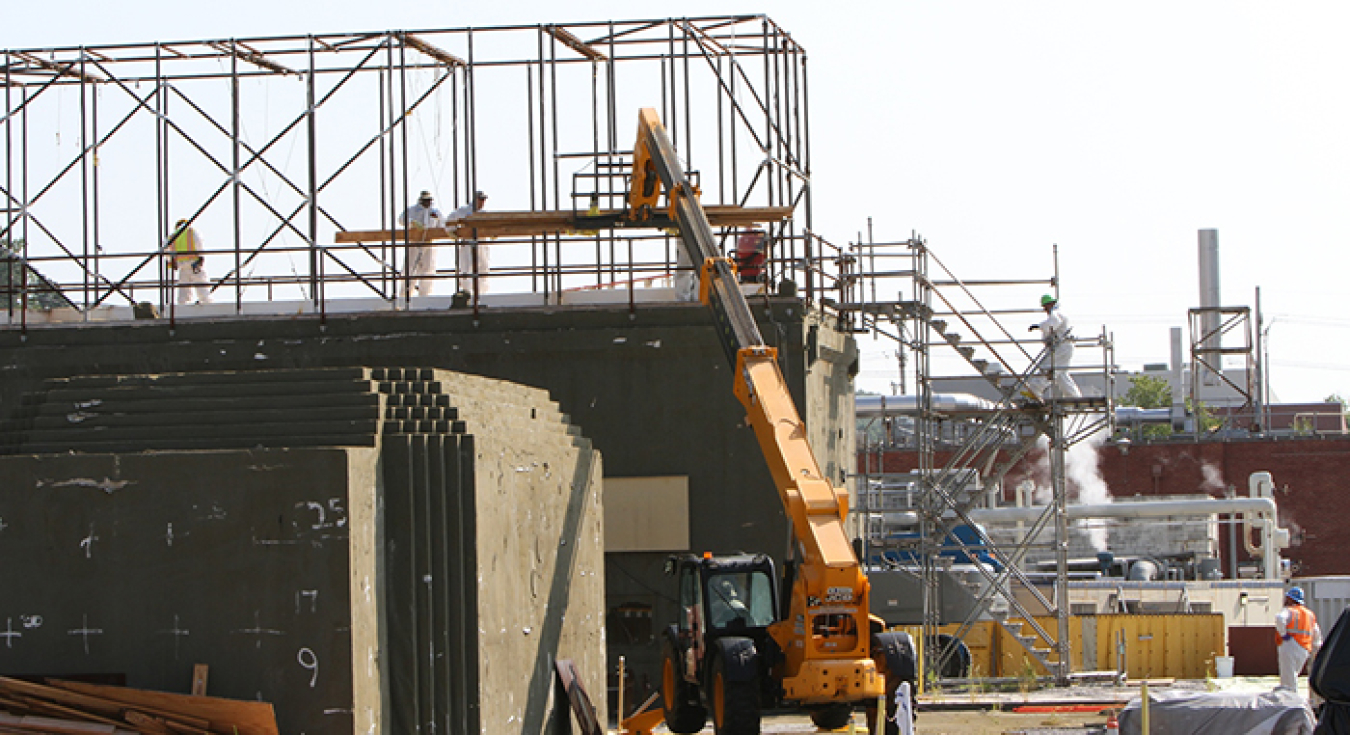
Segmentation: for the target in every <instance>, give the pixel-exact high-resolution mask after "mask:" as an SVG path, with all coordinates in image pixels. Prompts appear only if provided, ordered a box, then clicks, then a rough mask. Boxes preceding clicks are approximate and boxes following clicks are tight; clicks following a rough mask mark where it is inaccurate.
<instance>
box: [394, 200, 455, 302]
mask: <svg viewBox="0 0 1350 735" xmlns="http://www.w3.org/2000/svg"><path fill="white" fill-rule="evenodd" d="M398 223H399V224H400V225H402V226H403V227H406V228H408V281H407V290H406V291H405V293H404V295H407V296H430V295H431V290H432V288H433V287H434V286H435V278H434V276H435V275H436V245H435V243H431V242H428V241H427V237H428V232H427V231H428V230H431V229H434V228H436V227H441V226H443V225H444V220H443V219H442V218H441V210H439V209H437V208H436V207H435V205H433V204H432V197H431V192H429V191H424V192H422V193H421V195H420V196H418V197H417V204H414V205H413V206H411V207H408V209H407V210H405V211H404V212H403V214H401V215H399V217H398Z"/></svg>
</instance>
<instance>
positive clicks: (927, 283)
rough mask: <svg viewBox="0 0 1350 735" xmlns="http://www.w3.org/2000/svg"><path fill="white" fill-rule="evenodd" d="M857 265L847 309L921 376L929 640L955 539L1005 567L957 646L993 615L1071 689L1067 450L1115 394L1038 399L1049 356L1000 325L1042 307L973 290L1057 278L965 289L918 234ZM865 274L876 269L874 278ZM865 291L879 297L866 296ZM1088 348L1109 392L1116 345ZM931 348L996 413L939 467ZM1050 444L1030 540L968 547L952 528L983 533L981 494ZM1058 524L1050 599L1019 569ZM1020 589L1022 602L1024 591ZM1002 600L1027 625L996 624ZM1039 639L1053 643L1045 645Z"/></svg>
mask: <svg viewBox="0 0 1350 735" xmlns="http://www.w3.org/2000/svg"><path fill="white" fill-rule="evenodd" d="M882 251H884V252H882ZM897 258H898V259H902V260H904V261H907V262H905V263H904V264H903V265H902V266H900V267H896V266H895V265H894V264H893V262H886V261H894V260H895V259H897ZM858 261H859V262H860V263H862V264H863V267H862V272H861V273H860V274H859V278H858V282H859V284H860V287H859V289H858V290H857V291H858V293H857V298H856V300H852V301H851V303H850V304H848V305H845V307H846V309H848V308H849V307H851V311H852V312H853V313H856V314H857V315H858V318H859V319H860V321H861V326H862V327H864V328H866V329H867V330H868V331H871V332H873V333H874V334H883V335H886V336H890V337H892V338H893V339H895V341H896V343H897V345H898V346H899V349H900V350H902V351H907V352H908V354H909V357H910V359H909V360H904V359H902V364H903V363H904V362H910V363H911V364H912V367H913V369H914V373H915V388H916V390H917V393H918V396H919V401H918V408H917V409H916V410H915V412H914V417H913V418H914V427H915V437H916V447H917V450H918V455H919V461H918V464H919V474H920V481H919V482H920V487H921V490H920V500H919V503H918V510H919V541H918V551H919V554H920V559H921V560H922V562H921V574H922V578H923V589H924V591H925V600H924V608H923V609H924V620H923V624H924V638H925V640H928V641H935V640H937V631H938V626H939V625H940V624H941V622H942V621H941V620H940V614H939V613H940V607H939V605H938V604H937V599H938V598H937V594H938V575H939V574H941V573H942V570H941V569H940V568H939V567H940V564H938V563H937V557H938V554H939V553H940V552H941V551H942V550H944V549H945V550H948V551H950V549H951V547H952V544H953V542H955V544H956V545H958V546H959V549H960V552H962V553H964V554H965V555H966V556H967V557H968V558H972V559H973V558H976V554H977V552H978V551H988V552H989V553H990V554H991V555H992V556H993V558H994V559H995V560H996V561H997V564H998V566H1000V567H1001V569H997V571H996V570H995V569H994V568H987V567H986V566H984V565H976V569H977V570H978V571H979V572H980V574H981V575H983V577H984V578H985V580H984V581H985V582H986V584H984V585H982V586H981V588H982V591H977V592H976V594H977V597H978V600H977V604H976V605H974V606H973V607H972V612H971V613H970V615H969V616H967V619H966V620H964V621H962V624H961V626H960V628H959V630H958V632H957V633H956V634H955V635H953V636H952V638H953V639H956V640H959V639H961V638H962V637H963V636H964V635H965V634H966V632H967V631H968V630H969V629H970V628H971V626H972V625H973V624H974V623H975V622H976V621H977V620H979V619H984V618H988V617H995V618H996V619H999V622H1000V624H1001V625H1005V627H1008V628H1009V633H1010V637H1011V638H1012V640H1015V641H1017V642H1018V643H1019V644H1020V645H1021V646H1022V647H1023V648H1024V649H1025V650H1026V652H1027V655H1028V656H1030V657H1031V658H1033V659H1034V660H1036V661H1037V662H1039V663H1040V664H1041V665H1042V666H1043V667H1044V669H1045V671H1047V672H1049V674H1050V675H1051V676H1053V677H1054V678H1055V679H1056V680H1057V681H1059V682H1061V683H1066V682H1067V680H1068V676H1069V674H1070V670H1069V665H1068V662H1069V660H1070V659H1069V644H1068V640H1067V637H1065V636H1058V635H1056V633H1057V632H1058V631H1067V630H1068V602H1067V599H1068V595H1067V556H1066V553H1067V552H1066V550H1065V546H1066V545H1065V543H1064V539H1065V537H1066V536H1067V533H1068V526H1067V519H1066V514H1065V512H1064V505H1065V478H1064V452H1065V450H1066V449H1067V448H1068V447H1069V446H1071V445H1072V444H1074V443H1076V442H1078V441H1082V440H1083V439H1086V438H1087V437H1088V436H1090V435H1091V434H1093V433H1095V432H1097V431H1100V430H1102V429H1103V428H1109V427H1110V424H1111V406H1110V400H1109V398H1108V397H1084V398H1061V397H1055V396H1043V395H1040V393H1039V392H1038V391H1037V390H1036V388H1034V387H1033V382H1032V381H1031V378H1032V377H1034V376H1035V375H1036V373H1037V372H1039V370H1040V368H1039V364H1040V361H1041V359H1042V357H1043V355H1041V354H1033V352H1032V351H1029V350H1028V349H1027V348H1026V346H1025V345H1026V344H1027V343H1031V344H1035V343H1036V342H1033V341H1031V340H1026V339H1025V338H1023V339H1018V338H1016V337H1014V336H1013V335H1012V334H1010V333H1009V331H1008V330H1007V329H1006V328H1005V327H1004V326H1003V323H1002V320H1003V319H1004V318H1005V317H1007V316H1008V315H1011V314H1019V313H1020V314H1022V315H1023V316H1026V315H1029V314H1034V313H1036V312H1037V311H1038V310H1030V309H1020V310H1019V309H1015V308H1014V309H1002V310H996V309H991V308H987V307H986V306H984V305H983V304H982V303H981V299H980V298H978V297H977V295H976V294H975V290H976V288H982V287H986V286H1000V287H1004V286H1017V285H1021V286H1023V287H1024V289H1023V291H1022V295H1023V298H1024V299H1025V294H1026V293H1027V292H1028V291H1029V289H1030V287H1032V286H1037V287H1041V288H1054V287H1055V286H1056V285H1057V283H1058V278H1057V277H1052V278H1050V279H1048V280H1047V279H1039V280H1024V281H1017V280H1006V279H1004V280H999V281H982V282H976V283H972V282H964V281H962V280H961V279H959V278H957V277H956V276H955V275H954V274H953V273H952V272H951V271H950V270H949V269H948V268H947V267H946V266H945V265H944V264H943V263H942V262H941V261H940V260H938V259H937V258H936V256H935V255H934V254H933V253H932V252H931V251H930V250H929V249H928V247H927V243H926V242H924V241H922V240H920V239H918V238H911V239H910V240H907V241H904V242H900V243H883V244H878V243H871V242H869V243H867V244H866V245H862V244H860V245H859V255H858ZM868 266H871V274H869V272H868ZM931 268H936V269H937V271H938V272H939V273H941V275H940V276H939V277H932V276H930V269H931ZM872 274H885V278H886V279H887V280H888V281H889V282H896V280H897V279H899V280H900V281H901V283H899V284H897V285H899V286H900V287H899V288H896V289H894V290H890V289H888V288H886V287H885V286H880V287H879V286H878V284H877V283H876V280H877V278H878V277H879V276H873V275H872ZM879 292H880V293H896V294H897V295H900V296H902V297H904V298H902V299H900V300H896V301H877V300H875V294H877V293H879ZM868 295H871V296H873V299H871V300H869V299H867V298H866V296H868ZM1086 343H1087V344H1094V343H1095V344H1096V345H1098V346H1101V347H1103V348H1104V352H1105V353H1106V357H1105V360H1104V363H1103V369H1104V370H1105V372H1106V373H1107V375H1108V377H1107V379H1106V381H1105V383H1106V385H1107V388H1108V390H1107V391H1106V393H1107V396H1109V395H1110V392H1111V391H1110V380H1109V372H1110V371H1109V370H1106V369H1105V366H1109V365H1110V364H1111V355H1110V341H1109V339H1108V338H1107V337H1106V336H1105V334H1103V335H1102V336H1101V337H1099V338H1097V339H1095V340H1088V341H1086ZM1080 344H1082V343H1080ZM934 351H946V352H945V354H948V355H950V354H953V353H954V354H955V355H957V356H959V357H960V358H961V361H962V362H964V363H965V365H966V366H968V368H969V370H970V371H972V372H973V375H974V376H978V377H979V378H981V379H983V380H984V381H985V382H987V383H988V384H989V385H990V386H992V387H993V388H994V389H995V395H996V396H997V399H996V400H994V401H993V407H992V408H990V409H988V410H986V411H982V412H975V413H972V414H968V415H966V416H964V417H963V418H964V420H966V421H968V422H973V423H974V424H975V426H974V429H973V431H971V432H970V433H969V434H968V435H967V436H965V437H964V439H963V440H962V441H961V442H960V443H959V444H958V445H957V446H955V447H952V448H950V449H945V450H944V452H943V454H945V456H943V457H942V460H941V461H940V462H939V451H938V446H937V440H936V438H937V437H939V436H940V435H941V430H942V426H941V424H942V423H943V422H944V421H946V420H948V419H949V417H947V416H944V415H943V414H942V413H941V412H940V411H937V410H935V409H934V402H933V400H932V398H933V383H934V382H935V380H936V379H937V378H936V376H935V375H934V374H933V370H932V365H933V364H934V354H933V353H934ZM949 362H950V361H949ZM1043 437H1044V442H1045V444H1046V448H1047V451H1048V453H1049V455H1050V463H1051V478H1052V484H1053V490H1054V502H1053V503H1052V504H1051V505H1050V506H1048V507H1047V510H1046V513H1044V514H1043V515H1042V517H1041V518H1039V519H1038V520H1037V521H1036V522H1035V523H1033V524H1031V525H1030V527H1029V528H1028V529H1027V533H1026V535H1025V537H1024V538H1023V539H1022V540H1021V541H1020V542H1019V543H1017V544H1014V545H1011V546H1008V545H1006V544H1005V545H1003V546H999V545H997V544H995V543H994V542H993V541H992V540H991V539H989V538H988V537H987V536H986V535H985V534H984V533H983V532H982V531H979V532H978V537H979V539H980V542H981V546H980V547H976V546H974V545H972V544H968V543H966V542H964V541H962V540H961V537H960V536H959V535H958V534H957V533H955V529H956V528H958V527H961V526H967V527H969V528H970V529H976V530H977V531H978V529H979V526H978V525H977V524H975V523H974V522H973V521H972V519H971V518H970V516H969V515H968V514H969V512H970V511H971V510H972V509H974V508H976V507H978V506H980V505H982V504H985V503H986V502H987V495H988V494H987V492H986V491H985V490H984V488H988V487H991V486H1001V483H1002V480H1003V478H1004V476H1005V475H1006V474H1007V472H1008V471H1009V470H1010V469H1012V468H1013V467H1015V466H1016V465H1017V464H1018V463H1019V462H1021V461H1023V460H1024V459H1025V458H1026V457H1027V455H1028V454H1030V453H1031V452H1032V451H1033V450H1034V449H1035V448H1036V447H1037V446H1038V444H1040V443H1041V442H1042V441H1043V439H1042V438H1043ZM972 471H973V472H974V473H976V474H977V475H978V477H979V478H981V480H982V482H981V483H980V484H978V485H975V484H972V483H970V482H968V481H967V478H969V477H970V475H971V473H972ZM1050 526H1052V527H1053V529H1054V530H1053V534H1054V548H1055V549H1056V554H1057V557H1058V558H1057V562H1058V563H1057V565H1056V566H1057V568H1058V570H1059V574H1057V582H1056V585H1055V592H1054V594H1053V595H1051V597H1050V598H1047V597H1046V595H1045V594H1044V593H1043V592H1042V591H1041V589H1040V588H1039V587H1038V586H1037V585H1036V584H1034V583H1033V582H1032V581H1031V580H1030V579H1028V578H1027V576H1026V575H1024V574H1023V573H1022V571H1021V570H1020V567H1019V565H1020V562H1021V561H1022V560H1023V558H1024V556H1025V554H1026V552H1027V551H1028V550H1029V549H1031V548H1032V547H1033V546H1035V545H1037V544H1038V543H1040V542H1039V538H1040V537H1041V536H1042V534H1043V533H1044V532H1046V531H1047V530H1049V529H1048V528H1047V527H1050ZM1018 591H1021V592H1022V595H1019V594H1017V592H1018ZM1022 599H1025V600H1029V605H1028V604H1023V603H1022V602H1020V601H1019V600H1022ZM995 600H999V601H1000V602H1002V601H1006V603H1007V605H1008V613H1007V614H1008V616H1009V617H1014V618H1020V620H1021V621H1022V622H1020V623H1005V622H1004V621H1003V619H1002V614H1001V611H1000V615H998V616H994V615H990V608H991V606H992V605H993V603H994V602H995ZM1028 607H1032V608H1033V609H1028ZM1037 608H1038V609H1037ZM1045 614H1049V615H1052V616H1054V617H1055V618H1057V622H1058V625H1056V626H1055V631H1054V632H1052V631H1049V630H1046V629H1045V626H1042V625H1040V624H1039V623H1038V622H1037V621H1036V619H1035V616H1036V615H1045ZM1021 626H1027V627H1029V628H1030V629H1031V632H1029V633H1023V632H1022V630H1021ZM1014 628H1015V629H1014ZM1042 642H1049V647H1045V645H1043V643H1042ZM956 648H957V646H956V644H955V642H953V643H952V644H951V645H948V646H946V647H945V648H940V649H939V648H938V647H937V646H931V647H926V648H925V653H926V655H927V656H928V661H927V665H928V670H929V671H935V672H940V671H943V670H944V666H945V665H946V663H947V661H948V660H949V659H950V658H951V657H952V656H954V655H956ZM930 649H935V650H930Z"/></svg>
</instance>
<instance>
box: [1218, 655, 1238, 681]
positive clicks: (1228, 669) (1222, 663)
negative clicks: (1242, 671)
mask: <svg viewBox="0 0 1350 735" xmlns="http://www.w3.org/2000/svg"><path fill="white" fill-rule="evenodd" d="M1214 674H1215V676H1217V677H1218V678H1220V679H1231V678H1233V657H1232V656H1215V657H1214Z"/></svg>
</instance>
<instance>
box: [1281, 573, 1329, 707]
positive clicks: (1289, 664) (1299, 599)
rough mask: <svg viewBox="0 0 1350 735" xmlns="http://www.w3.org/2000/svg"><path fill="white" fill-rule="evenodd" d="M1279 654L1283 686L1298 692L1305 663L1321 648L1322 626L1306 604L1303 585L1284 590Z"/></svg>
mask: <svg viewBox="0 0 1350 735" xmlns="http://www.w3.org/2000/svg"><path fill="white" fill-rule="evenodd" d="M1275 635H1276V636H1277V641H1276V649H1275V651H1276V654H1277V655H1278V657H1279V660H1280V686H1281V687H1282V688H1285V689H1289V690H1292V691H1298V675H1299V674H1301V673H1303V666H1304V664H1306V663H1307V662H1308V659H1309V658H1310V657H1312V656H1316V655H1317V652H1318V651H1319V650H1321V648H1322V628H1321V627H1319V626H1318V625H1317V616H1316V615H1314V614H1313V611H1312V610H1309V609H1308V608H1306V607H1304V606H1303V588H1301V587H1290V588H1289V591H1287V592H1285V593H1284V608H1283V609H1282V610H1280V612H1279V613H1278V614H1277V615H1276V616H1275Z"/></svg>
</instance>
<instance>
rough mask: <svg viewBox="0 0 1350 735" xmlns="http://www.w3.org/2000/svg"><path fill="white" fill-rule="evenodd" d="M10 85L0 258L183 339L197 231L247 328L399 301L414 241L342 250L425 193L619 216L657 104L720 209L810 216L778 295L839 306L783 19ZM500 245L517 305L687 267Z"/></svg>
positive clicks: (488, 32)
mask: <svg viewBox="0 0 1350 735" xmlns="http://www.w3.org/2000/svg"><path fill="white" fill-rule="evenodd" d="M0 87H2V89H0V94H3V105H4V114H3V117H2V118H0V136H2V137H3V140H2V141H0V146H3V149H4V153H5V162H4V168H3V171H0V242H3V243H7V244H8V245H9V246H10V247H11V249H13V250H14V251H16V253H17V257H20V258H22V260H23V261H24V262H25V263H26V264H27V265H28V267H29V268H31V269H32V270H33V271H35V272H37V273H41V274H42V276H43V277H44V278H46V279H47V280H48V281H49V282H50V283H52V284H55V285H56V286H57V287H58V288H59V289H60V290H61V292H62V293H63V294H64V296H65V297H66V298H67V299H69V301H70V302H71V303H73V304H74V305H75V306H76V308H78V309H80V310H82V311H83V312H84V313H86V314H89V313H93V312H96V311H97V310H99V309H106V308H109V307H114V306H126V305H130V304H137V303H142V302H146V301H149V302H151V303H157V304H159V305H160V306H161V307H166V308H167V309H168V310H169V313H170V315H172V313H173V308H174V307H173V301H174V299H173V294H172V290H171V286H170V285H169V284H170V279H171V273H170V271H169V270H168V268H167V263H166V259H165V258H164V257H162V256H161V253H162V251H163V250H164V249H165V248H166V247H167V246H168V245H169V243H168V240H169V239H170V238H171V237H172V235H173V234H174V232H175V231H176V225H175V223H176V222H177V221H178V220H180V219H182V220H187V221H188V222H189V223H191V224H192V226H193V227H194V229H196V230H197V231H198V232H199V233H203V234H204V239H205V241H206V248H207V251H208V257H207V264H208V267H209V270H210V272H211V274H212V276H211V282H210V283H211V288H212V290H213V292H214V293H215V294H216V296H217V297H218V298H217V300H218V301H226V300H229V301H233V303H234V304H235V305H236V309H237V310H239V311H241V312H242V310H243V305H244V304H245V303H246V302H257V301H270V300H273V299H278V300H281V299H295V300H297V301H299V302H300V303H301V304H302V305H303V306H305V307H306V308H307V309H308V310H310V311H314V312H318V313H320V314H322V313H324V309H325V305H326V302H327V301H328V300H329V299H332V298H336V297H338V296H343V297H351V296H358V297H378V298H380V299H384V300H386V301H387V302H389V303H391V304H392V303H395V302H397V301H398V300H399V299H400V293H401V292H402V291H403V290H405V289H401V288H400V281H402V280H403V279H405V278H406V277H407V275H408V273H407V272H408V268H407V267H405V266H406V265H407V261H406V255H407V253H406V247H405V246H406V244H407V239H406V231H405V235H404V239H403V241H402V242H386V243H375V244H371V243H352V244H343V245H339V244H338V242H337V238H336V237H335V233H338V232H344V231H347V230H361V229H374V228H376V227H379V228H380V229H392V228H395V227H397V226H398V225H397V222H398V217H399V214H400V213H401V212H402V211H403V210H404V208H405V207H406V206H407V205H408V204H410V203H411V202H413V201H414V200H416V199H417V196H416V192H417V191H418V190H420V189H436V190H437V195H438V196H439V197H442V201H445V200H448V201H450V202H455V203H458V202H463V201H466V200H467V199H469V198H470V196H469V195H470V194H471V193H472V192H474V191H475V190H478V189H483V188H490V189H491V196H492V200H491V201H490V202H489V204H490V205H491V206H495V207H497V208H506V209H516V210H528V211H542V210H552V211H565V210H571V211H578V210H579V211H583V212H584V211H586V210H587V209H592V210H593V209H595V208H596V207H598V206H600V205H604V206H607V207H621V206H622V202H623V196H624V193H625V192H626V190H627V178H628V171H627V170H626V169H625V166H626V165H628V161H629V158H630V151H629V150H628V149H629V148H631V146H632V135H633V131H634V129H635V125H634V124H633V123H634V122H635V120H634V118H635V117H636V112H637V110H638V108H639V107H643V106H650V107H656V108H657V109H658V110H659V111H660V112H661V116H662V119H663V120H664V121H665V122H666V124H667V127H668V129H669V130H670V131H671V134H672V137H673V139H674V140H675V141H676V143H677V145H678V146H680V148H681V154H682V155H683V156H685V157H686V158H687V159H688V160H690V161H693V162H698V163H702V164H704V165H705V166H706V167H707V168H708V169H709V170H712V171H715V172H716V173H715V174H714V175H712V176H705V177H702V180H701V187H702V190H703V200H704V202H705V203H707V204H721V205H739V206H756V207H792V208H794V216H793V217H790V218H788V219H786V220H784V221H782V222H777V223H774V224H772V225H770V226H769V227H768V233H767V235H768V242H769V243H770V250H769V259H768V263H767V275H768V279H767V280H768V281H769V282H770V283H781V282H784V281H791V282H792V283H793V284H794V285H795V286H797V287H798V288H800V289H802V290H803V291H804V293H805V295H806V297H807V298H808V299H813V300H814V299H817V298H819V297H820V295H821V294H823V293H826V292H829V291H831V290H835V289H838V288H839V280H838V276H837V272H836V265H835V264H836V263H837V262H838V260H839V259H838V257H837V256H838V249H837V248H835V247H834V246H832V245H831V244H829V243H828V242H825V241H824V240H822V239H820V238H818V237H817V236H815V235H814V233H812V231H811V191H810V172H811V166H810V153H811V152H810V144H809V125H808V118H809V115H808V85H807V76H806V54H805V51H804V50H803V49H802V48H801V47H800V46H799V45H798V44H797V43H796V42H795V41H794V40H793V39H792V38H791V36H790V35H789V34H788V33H786V32H785V31H784V30H783V29H782V28H780V27H779V26H778V25H777V24H775V23H774V22H773V21H772V20H771V19H769V18H767V17H765V16H762V15H748V16H720V17H700V18H678V19H658V20H636V21H607V22H593V23H570V24H565V25H531V26H510V27H493V28H476V29H428V30H419V31H384V32H378V33H339V34H323V35H309V36H284V37H267V38H245V39H217V40H189V41H175V42H149V43H137V44H124V45H106V46H80V47H70V48H58V49H43V50H9V51H4V52H0ZM446 209H449V207H447V208H446ZM734 232H736V230H734V229H733V228H727V229H726V230H725V231H724V232H723V238H724V245H725V244H726V242H727V240H731V241H732V242H734V238H732V237H731V235H732V234H734ZM493 247H494V253H495V254H494V256H493V261H494V266H496V265H497V264H498V263H500V264H501V267H500V268H499V267H494V269H493V273H492V278H494V279H500V285H495V284H494V286H495V287H494V291H500V290H503V289H505V290H512V289H514V290H515V291H518V292H530V293H535V294H545V295H546V296H548V295H554V296H556V295H557V294H559V293H561V292H563V291H566V290H570V289H577V288H616V287H626V288H629V289H630V290H631V289H632V288H633V287H634V286H635V285H640V284H644V283H649V282H650V281H652V280H654V279H660V278H667V277H669V274H670V273H671V271H672V270H673V269H675V268H677V265H676V260H677V259H676V253H677V252H678V248H677V247H676V244H675V243H674V242H673V241H672V240H671V238H670V235H669V233H659V232H658V233H651V232H639V231H635V230H615V229H608V230H604V231H600V232H584V233H577V232H556V233H552V234H547V235H545V234H535V235H531V236H522V237H514V238H501V239H498V240H496V241H494V243H493ZM14 270H19V271H20V272H22V269H11V271H14ZM461 275H462V273H461V272H460V271H459V270H457V269H455V268H453V267H450V268H442V269H441V270H439V271H438V272H437V277H438V278H442V279H447V280H453V279H456V278H459V277H460V276H461ZM461 286H462V284H459V283H454V284H451V285H447V287H446V288H445V289H443V292H444V293H449V292H451V291H453V290H456V289H457V288H459V287H461ZM0 289H3V291H4V292H5V294H6V296H8V298H7V299H6V303H7V304H8V312H7V313H8V316H9V320H8V325H9V326H11V327H14V326H18V327H22V328H26V327H27V326H28V325H29V320H28V317H27V314H28V309H27V308H26V306H27V288H26V287H25V284H23V283H15V282H10V283H4V284H0ZM475 306H476V302H475Z"/></svg>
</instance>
